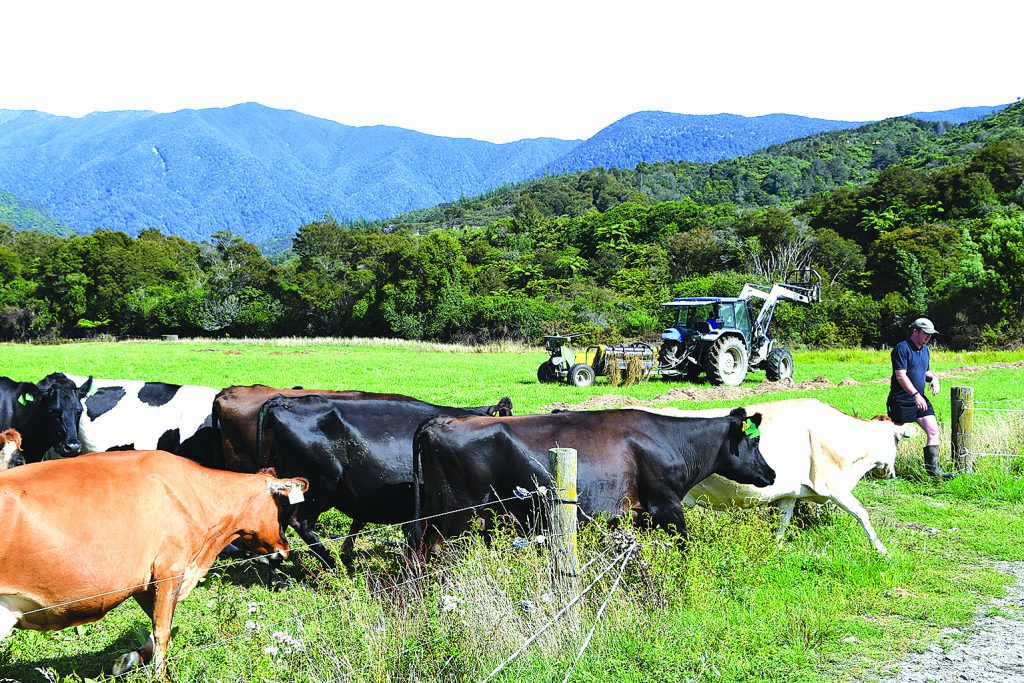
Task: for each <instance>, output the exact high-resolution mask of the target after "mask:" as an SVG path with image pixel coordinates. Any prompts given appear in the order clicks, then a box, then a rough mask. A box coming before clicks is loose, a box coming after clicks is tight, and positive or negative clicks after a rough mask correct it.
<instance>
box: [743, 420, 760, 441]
mask: <svg viewBox="0 0 1024 683" xmlns="http://www.w3.org/2000/svg"><path fill="white" fill-rule="evenodd" d="M741 428H742V429H743V433H744V434H746V435H747V438H750V439H756V438H757V437H759V436H761V430H760V429H758V428H757V425H756V424H754V423H753V422H751V421H750V420H744V421H743V424H742V425H741Z"/></svg>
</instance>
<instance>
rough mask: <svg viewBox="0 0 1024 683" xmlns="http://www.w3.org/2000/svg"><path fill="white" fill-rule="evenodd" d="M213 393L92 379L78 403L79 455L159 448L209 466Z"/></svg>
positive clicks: (159, 384)
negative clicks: (80, 407)
mask: <svg viewBox="0 0 1024 683" xmlns="http://www.w3.org/2000/svg"><path fill="white" fill-rule="evenodd" d="M69 377H72V378H74V379H77V378H75V377H74V376H73V375H69ZM216 395H217V389H214V388H213V387H203V386H197V385H188V384H186V385H179V384H166V383H164V382H145V381H142V380H132V379H95V380H93V383H92V389H91V390H90V391H89V393H88V396H85V397H84V400H83V401H82V405H83V408H84V410H83V412H82V416H81V419H80V420H79V423H78V434H79V437H80V438H81V452H83V453H90V452H99V451H126V450H160V451H168V452H170V453H174V454H176V455H180V456H183V457H186V458H188V459H189V460H193V461H195V462H198V463H199V464H200V465H206V466H208V467H209V466H212V465H213V464H214V455H215V453H216V450H215V449H216V448H217V444H216V441H215V439H214V430H213V427H212V424H211V423H212V418H211V414H212V411H213V398H214V397H215V396H216Z"/></svg>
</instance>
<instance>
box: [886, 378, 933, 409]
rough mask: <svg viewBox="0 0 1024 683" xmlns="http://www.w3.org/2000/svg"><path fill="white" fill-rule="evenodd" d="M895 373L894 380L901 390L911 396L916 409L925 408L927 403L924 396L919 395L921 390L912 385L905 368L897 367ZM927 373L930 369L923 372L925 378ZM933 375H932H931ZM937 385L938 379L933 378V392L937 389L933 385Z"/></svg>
mask: <svg viewBox="0 0 1024 683" xmlns="http://www.w3.org/2000/svg"><path fill="white" fill-rule="evenodd" d="M895 374H896V381H897V382H899V383H900V386H901V387H903V391H905V392H907V394H909V395H910V396H911V398H913V399H914V405H915V406H917V409H918V410H924V409H925V408H927V407H928V404H927V403H925V401H924V396H922V395H921V392H919V391H918V390H917V387H915V386H914V383H913V382H911V381H910V378H909V377H907V371H906V369H905V368H899V369H898V370H896V372H895ZM929 374H931V371H930V370H929V371H928V372H927V373H926V374H925V378H926V379H927V377H928V375H929ZM933 377H934V375H933ZM937 386H938V379H936V380H935V385H934V386H933V391H934V392H935V393H938V389H935V388H934V387H937Z"/></svg>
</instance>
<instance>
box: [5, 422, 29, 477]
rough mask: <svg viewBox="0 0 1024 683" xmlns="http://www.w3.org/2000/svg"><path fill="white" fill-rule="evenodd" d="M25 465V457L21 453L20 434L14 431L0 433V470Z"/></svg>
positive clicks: (8, 430) (7, 430)
mask: <svg viewBox="0 0 1024 683" xmlns="http://www.w3.org/2000/svg"><path fill="white" fill-rule="evenodd" d="M24 464H25V456H24V455H22V453H21V434H19V433H18V431H17V430H15V429H5V430H4V431H2V432H0V470H8V469H10V468H12V467H17V466H18V465H24Z"/></svg>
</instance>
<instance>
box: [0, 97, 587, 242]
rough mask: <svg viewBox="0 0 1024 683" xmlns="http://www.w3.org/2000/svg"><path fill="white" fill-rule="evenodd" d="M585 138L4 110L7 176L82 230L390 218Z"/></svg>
mask: <svg viewBox="0 0 1024 683" xmlns="http://www.w3.org/2000/svg"><path fill="white" fill-rule="evenodd" d="M578 142H579V141H567V140H555V139H534V140H520V141H517V142H511V143H506V144H501V145H498V144H493V143H490V142H481V141H479V140H470V139H454V138H444V137H436V136H431V135H425V134H423V133H418V132H415V131H411V130H405V129H402V128H393V127H387V126H372V127H360V128H357V127H352V126H345V125H342V124H339V123H334V122H332V121H326V120H324V119H318V118H314V117H311V116H306V115H304V114H300V113H297V112H293V111H281V110H276V109H270V108H267V107H264V106H261V105H258V104H243V105H237V106H234V107H228V108H226V109H204V110H183V111H179V112H175V113H172V114H157V113H154V112H140V111H128V112H105V113H96V114H90V115H89V116H85V117H82V118H80V119H72V118H67V117H60V116H52V115H50V114H44V113H41V112H9V111H7V112H0V188H2V189H3V190H5V191H7V192H9V193H12V194H14V195H17V196H19V197H22V198H24V199H26V200H28V201H29V202H33V203H36V204H39V205H42V206H45V207H46V208H47V209H48V210H49V212H50V213H51V214H52V215H53V216H54V217H56V218H57V219H58V220H59V221H62V222H63V223H66V224H68V225H71V226H74V227H75V228H76V229H78V230H81V231H85V232H88V231H91V230H93V229H95V228H111V229H116V230H124V231H126V232H128V233H130V234H136V233H138V231H139V230H141V229H143V228H147V227H156V228H160V229H161V230H163V231H165V232H167V233H170V234H175V235H179V236H181V237H184V238H186V239H190V240H199V239H205V238H207V237H209V236H210V235H211V234H213V233H214V232H216V231H217V230H221V229H231V230H234V231H235V232H236V233H238V234H241V235H243V236H245V237H246V238H248V239H251V240H253V241H258V240H262V239H266V238H268V237H270V236H274V235H280V234H287V233H292V232H294V231H295V230H296V229H297V228H298V227H299V226H300V225H302V224H304V223H308V222H309V221H312V220H316V219H319V218H322V217H324V216H325V215H326V214H327V213H332V214H333V215H334V216H335V217H337V218H339V219H376V218H385V217H388V216H391V215H394V214H396V213H399V212H402V211H407V210H410V209H416V208H421V207H425V206H433V205H436V204H439V203H441V202H443V201H448V200H452V199H457V198H459V197H461V196H468V195H475V194H480V193H482V192H485V191H487V190H489V189H491V188H493V187H496V186H499V185H502V184H507V183H511V182H514V181H518V180H521V179H523V178H525V177H529V176H530V175H531V174H532V173H533V172H534V171H535V170H536V169H537V168H538V167H541V166H543V165H544V164H546V163H548V162H550V161H551V160H552V159H554V158H557V157H558V156H561V155H562V154H564V153H565V152H566V151H567V150H569V149H571V148H572V147H574V146H575V145H577V144H578Z"/></svg>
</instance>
